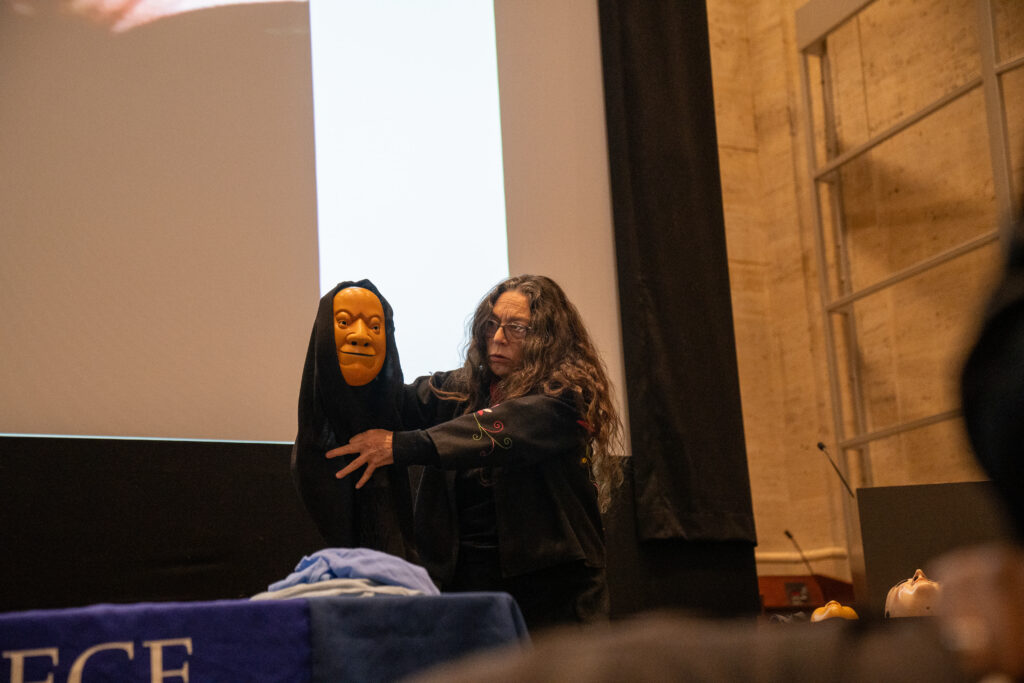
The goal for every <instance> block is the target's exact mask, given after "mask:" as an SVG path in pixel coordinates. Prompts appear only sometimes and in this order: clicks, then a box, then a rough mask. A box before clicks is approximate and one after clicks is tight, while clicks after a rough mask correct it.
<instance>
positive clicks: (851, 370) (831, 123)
mask: <svg viewBox="0 0 1024 683" xmlns="http://www.w3.org/2000/svg"><path fill="white" fill-rule="evenodd" d="M832 80H833V79H832V63H831V61H830V60H829V54H828V50H822V53H821V81H822V101H823V102H822V104H823V110H824V122H823V126H824V129H825V150H826V155H827V158H828V159H832V158H834V157H835V156H838V154H839V126H838V122H837V118H836V98H835V91H834V90H833V87H832ZM866 115H867V112H865V116H866ZM832 178H833V181H832V184H831V187H830V192H829V199H830V204H831V210H832V223H831V224H832V243H833V249H834V251H835V259H836V270H837V273H838V276H839V283H838V284H839V295H840V296H845V295H847V294H849V293H850V292H851V291H852V289H853V272H852V268H851V266H850V251H849V247H848V245H847V240H846V232H847V231H846V219H845V215H846V214H845V212H844V210H843V209H844V207H845V203H844V198H843V178H842V173H840V172H839V171H838V170H837V172H836V173H835V174H834V175H833V176H832ZM826 310H828V309H827V308H826ZM839 315H840V316H841V320H840V325H841V329H842V336H843V338H844V341H845V343H846V376H847V381H848V382H849V388H850V411H851V413H852V415H851V418H852V419H853V428H854V430H855V431H856V433H858V434H861V433H863V432H864V431H866V430H867V408H866V406H865V402H864V390H863V387H862V386H861V371H860V358H861V354H860V349H859V346H858V343H857V318H856V316H855V315H854V311H853V308H852V307H851V308H850V309H849V310H847V311H842V312H840V314H839ZM825 318H826V324H829V325H830V324H831V322H832V321H831V319H830V317H829V316H828V315H826V316H825ZM837 372H838V368H837ZM857 462H858V465H859V480H860V481H859V483H860V484H861V485H863V486H871V485H872V481H873V480H874V474H873V468H872V466H871V454H870V452H869V450H868V449H867V448H865V449H864V450H862V451H861V452H860V453H858V457H857ZM848 463H849V460H847V464H848ZM847 476H848V477H849V473H848V474H847Z"/></svg>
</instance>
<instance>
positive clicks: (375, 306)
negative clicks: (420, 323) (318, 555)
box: [291, 280, 417, 562]
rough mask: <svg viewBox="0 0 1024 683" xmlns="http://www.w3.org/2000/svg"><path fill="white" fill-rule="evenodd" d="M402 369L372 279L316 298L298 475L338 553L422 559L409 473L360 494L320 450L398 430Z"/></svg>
mask: <svg viewBox="0 0 1024 683" xmlns="http://www.w3.org/2000/svg"><path fill="white" fill-rule="evenodd" d="M402 386H403V383H402V367H401V364H400V362H399V358H398V348H397V346H396V344H395V323H394V318H393V316H392V311H391V306H390V305H388V302H387V300H385V299H384V297H383V296H381V295H380V292H378V291H377V288H376V287H375V286H374V285H373V283H372V282H370V281H369V280H361V281H359V282H342V283H340V284H338V285H337V286H336V287H335V288H334V289H332V290H331V291H330V292H328V293H327V294H325V295H324V296H323V298H321V299H320V306H319V309H318V310H317V316H316V321H315V322H314V323H313V332H312V334H311V335H310V339H309V349H308V350H307V351H306V362H305V365H304V367H303V370H302V385H301V388H300V390H299V429H298V434H297V435H296V437H295V445H294V447H293V448H292V464H291V467H292V477H293V479H294V481H295V484H296V486H297V488H298V490H299V495H300V496H301V498H302V502H303V504H304V505H305V506H306V509H307V510H308V511H309V514H310V516H311V517H312V518H313V521H314V523H315V524H316V526H317V528H318V529H319V531H320V534H321V535H322V536H323V537H324V540H325V541H326V542H327V544H328V545H329V546H332V547H348V548H352V547H365V548H372V549H374V550H380V551H383V552H386V553H390V554H392V555H396V556H398V557H401V558H404V559H407V560H410V561H413V562H415V561H416V559H417V558H416V551H415V547H414V544H413V542H412V503H411V493H410V487H409V480H408V474H407V471H406V469H405V468H401V467H389V468H386V469H382V470H381V471H378V472H375V473H374V475H373V477H372V478H371V479H370V481H369V482H367V485H366V486H364V487H362V488H361V489H358V490H357V489H355V487H354V481H353V480H351V479H343V480H339V479H337V478H336V477H335V473H336V472H337V471H338V469H339V466H340V465H342V464H344V463H339V462H337V461H333V462H332V461H330V460H328V459H327V458H325V457H324V453H325V452H327V451H328V450H330V449H332V448H335V447H337V446H339V445H342V444H345V443H347V442H348V440H349V439H350V438H351V437H352V436H353V435H355V434H358V433H360V432H363V431H365V430H367V429H371V428H381V429H389V430H394V429H400V428H401V420H400V417H399V415H400V413H399V405H400V400H401V399H400V397H401V392H402Z"/></svg>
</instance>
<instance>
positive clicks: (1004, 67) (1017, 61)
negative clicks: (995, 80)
mask: <svg viewBox="0 0 1024 683" xmlns="http://www.w3.org/2000/svg"><path fill="white" fill-rule="evenodd" d="M1018 66H1024V55H1019V56H1017V57H1014V58H1013V59H1010V60H1008V61H1005V62H1002V63H1000V64H996V75H997V76H1002V75H1003V74H1004V73H1006V72H1007V71H1013V70H1014V69H1016V68H1017V67H1018Z"/></svg>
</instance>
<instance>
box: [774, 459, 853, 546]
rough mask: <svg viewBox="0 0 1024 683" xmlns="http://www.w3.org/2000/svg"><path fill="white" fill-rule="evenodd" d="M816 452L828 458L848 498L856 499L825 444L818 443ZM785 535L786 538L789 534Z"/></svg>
mask: <svg viewBox="0 0 1024 683" xmlns="http://www.w3.org/2000/svg"><path fill="white" fill-rule="evenodd" d="M818 450H819V451H821V452H822V453H824V454H825V457H826V458H828V461H829V463H831V465H832V469H834V470H835V471H836V474H838V475H839V481H841V482H843V486H845V487H846V492H847V493H849V494H850V498H856V497H857V496H855V495H853V489H851V488H850V485H849V484H847V483H846V477H844V476H843V473H842V472H840V471H839V468H838V467H837V466H836V462H835V460H833V459H832V456H831V455H829V454H828V449H827V448H825V444H823V443H822V442H821V441H819V442H818ZM786 535H787V536H788V535H789V534H786Z"/></svg>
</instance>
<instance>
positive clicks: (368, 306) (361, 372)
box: [334, 287, 387, 387]
mask: <svg viewBox="0 0 1024 683" xmlns="http://www.w3.org/2000/svg"><path fill="white" fill-rule="evenodd" d="M334 345H335V347H336V348H337V349H338V365H339V366H340V367H341V374H342V376H343V377H344V378H345V382H346V383H348V384H349V385H350V386H353V387H361V386H363V385H364V384H369V383H370V382H372V381H373V378H374V377H376V376H377V373H379V372H380V369H381V368H382V367H384V356H385V355H386V353H387V333H386V332H385V330H384V307H383V306H381V303H380V299H378V298H377V295H376V294H374V293H373V292H371V291H370V290H368V289H364V288H362V287H346V288H345V289H342V290H341V291H339V292H338V293H337V294H335V295H334Z"/></svg>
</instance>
